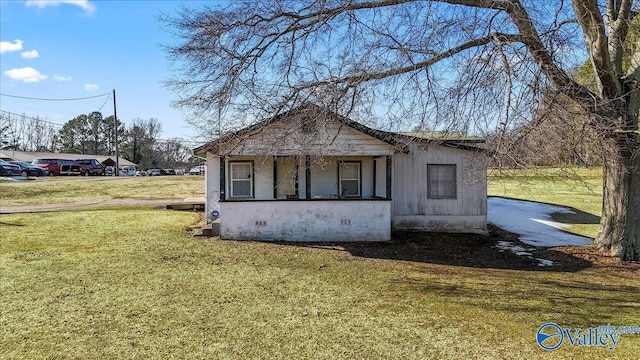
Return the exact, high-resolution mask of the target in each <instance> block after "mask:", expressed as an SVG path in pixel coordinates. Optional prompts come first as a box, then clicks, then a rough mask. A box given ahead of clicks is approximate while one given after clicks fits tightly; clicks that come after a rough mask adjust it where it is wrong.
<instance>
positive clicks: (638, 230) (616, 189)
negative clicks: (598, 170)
mask: <svg viewBox="0 0 640 360" xmlns="http://www.w3.org/2000/svg"><path fill="white" fill-rule="evenodd" d="M603 157H604V159H603V160H604V186H603V194H602V195H603V198H602V218H601V220H600V231H599V233H598V236H597V237H596V239H595V241H594V243H595V244H596V245H597V246H598V247H599V248H601V249H604V250H609V251H611V255H612V256H616V257H620V258H621V259H622V260H626V261H640V135H639V134H638V133H637V132H636V133H626V134H617V135H616V136H615V137H614V138H613V139H611V140H610V142H609V143H608V144H607V145H606V146H605V149H604V150H603Z"/></svg>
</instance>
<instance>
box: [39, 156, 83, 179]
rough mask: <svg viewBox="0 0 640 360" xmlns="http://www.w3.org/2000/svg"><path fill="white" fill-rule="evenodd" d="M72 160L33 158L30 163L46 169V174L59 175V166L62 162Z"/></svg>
mask: <svg viewBox="0 0 640 360" xmlns="http://www.w3.org/2000/svg"><path fill="white" fill-rule="evenodd" d="M72 162H73V160H67V159H55V158H48V159H35V160H33V161H32V162H31V165H35V166H37V167H41V168H43V169H44V170H45V171H46V173H47V175H50V176H52V175H60V166H62V165H64V164H71V163H72Z"/></svg>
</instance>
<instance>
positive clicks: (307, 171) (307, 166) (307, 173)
mask: <svg viewBox="0 0 640 360" xmlns="http://www.w3.org/2000/svg"><path fill="white" fill-rule="evenodd" d="M304 182H305V199H307V200H311V156H309V155H305V156H304Z"/></svg>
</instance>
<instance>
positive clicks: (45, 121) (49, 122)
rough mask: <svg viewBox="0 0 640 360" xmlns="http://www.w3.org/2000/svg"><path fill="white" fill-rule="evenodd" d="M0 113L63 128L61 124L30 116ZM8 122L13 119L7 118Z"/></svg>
mask: <svg viewBox="0 0 640 360" xmlns="http://www.w3.org/2000/svg"><path fill="white" fill-rule="evenodd" d="M0 112H3V113H6V114H9V115H14V116H18V117H20V118H23V119H31V120H35V121H40V122H43V123H47V124H51V125H55V126H60V127H62V126H64V125H62V124H58V123H54V122H51V121H47V120H42V119H39V118H35V117H31V116H27V115H22V114H16V113H13V112H11V111H7V110H0ZM9 120H13V119H12V118H9ZM16 121H17V119H16Z"/></svg>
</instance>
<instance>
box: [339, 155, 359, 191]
mask: <svg viewBox="0 0 640 360" xmlns="http://www.w3.org/2000/svg"><path fill="white" fill-rule="evenodd" d="M338 178H339V182H340V194H339V196H340V197H341V198H344V197H360V196H361V195H360V187H361V184H360V162H346V161H345V162H341V163H340V166H339V168H338Z"/></svg>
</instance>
